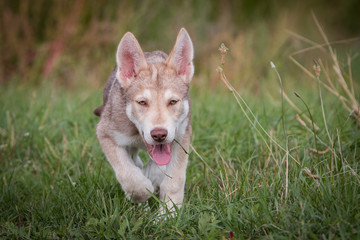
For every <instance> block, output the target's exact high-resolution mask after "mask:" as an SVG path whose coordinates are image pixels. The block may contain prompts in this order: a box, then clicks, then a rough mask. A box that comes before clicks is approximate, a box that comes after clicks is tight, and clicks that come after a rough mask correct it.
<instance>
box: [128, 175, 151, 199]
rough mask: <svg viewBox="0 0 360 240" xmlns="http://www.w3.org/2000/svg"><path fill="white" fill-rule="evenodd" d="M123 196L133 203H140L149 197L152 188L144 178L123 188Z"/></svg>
mask: <svg viewBox="0 0 360 240" xmlns="http://www.w3.org/2000/svg"><path fill="white" fill-rule="evenodd" d="M124 191H125V196H126V198H127V199H129V200H130V201H132V202H133V203H142V202H145V201H146V200H147V199H149V198H150V197H151V194H150V193H149V191H150V192H151V193H153V192H154V187H153V185H152V183H151V181H150V180H149V179H147V178H145V177H144V179H142V180H141V181H136V182H132V183H130V184H129V185H128V186H126V187H124Z"/></svg>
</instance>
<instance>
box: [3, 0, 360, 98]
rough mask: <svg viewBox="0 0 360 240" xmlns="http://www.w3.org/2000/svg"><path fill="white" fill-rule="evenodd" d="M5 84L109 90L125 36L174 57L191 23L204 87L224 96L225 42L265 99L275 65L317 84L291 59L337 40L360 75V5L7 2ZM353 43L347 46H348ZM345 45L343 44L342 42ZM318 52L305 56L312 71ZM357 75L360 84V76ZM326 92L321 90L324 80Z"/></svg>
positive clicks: (243, 83)
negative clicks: (222, 60)
mask: <svg viewBox="0 0 360 240" xmlns="http://www.w3.org/2000/svg"><path fill="white" fill-rule="evenodd" d="M0 9H1V10H0V11H1V14H0V51H1V54H0V85H1V84H7V83H11V82H15V83H19V84H24V83H25V84H31V85H37V84H40V83H42V82H44V81H46V82H52V83H54V84H56V85H60V86H64V87H66V88H69V89H78V88H79V87H89V88H91V89H94V88H99V89H100V88H102V87H103V86H104V83H105V82H106V80H107V77H108V76H109V74H110V72H111V71H112V69H113V66H114V64H115V57H114V56H115V51H116V47H117V44H118V43H119V41H120V39H121V37H122V35H123V34H124V33H125V32H126V31H131V32H133V33H134V35H135V36H136V37H137V38H138V40H139V42H140V44H141V46H142V48H143V50H144V51H152V50H157V49H158V50H163V51H165V52H169V51H170V50H171V47H172V46H173V44H174V41H175V38H176V35H177V33H178V31H179V29H180V28H181V27H185V28H186V29H187V30H188V32H189V33H190V36H191V37H192V40H193V42H194V45H195V66H196V73H195V79H196V80H195V81H193V83H194V85H195V86H204V84H206V86H207V88H210V89H213V90H216V89H218V85H219V84H221V83H220V82H219V79H218V75H217V73H216V71H215V69H216V67H217V66H218V65H219V63H220V56H219V52H218V48H219V46H220V44H221V43H222V42H224V43H225V44H226V46H227V47H228V48H229V49H230V51H229V54H228V56H227V64H226V67H225V70H226V72H227V75H228V78H229V79H231V82H232V83H233V84H234V85H235V86H236V87H239V88H242V89H248V90H250V91H252V93H254V94H257V93H258V92H259V91H260V90H261V86H263V85H262V84H263V83H264V82H265V81H267V80H266V79H267V78H268V74H269V72H270V71H271V69H270V67H269V62H270V61H273V62H274V63H275V64H276V66H277V68H278V69H280V72H281V73H282V74H283V75H285V76H288V78H289V79H290V80H292V81H290V80H289V82H293V83H297V82H299V81H305V82H306V81H308V80H306V79H301V80H300V78H301V77H302V76H305V75H304V72H303V71H302V70H301V69H299V68H298V67H297V66H296V65H295V64H293V63H292V62H291V61H290V60H289V55H290V54H292V53H294V52H295V51H299V50H302V49H306V48H308V47H312V46H314V45H316V44H317V43H318V44H322V43H324V39H323V38H322V37H321V35H320V33H319V30H318V28H317V27H316V25H315V23H314V19H313V17H312V12H313V13H314V15H315V16H316V17H317V18H318V20H319V22H320V24H321V25H322V26H323V27H324V30H325V32H326V35H327V36H328V38H329V41H330V42H334V47H335V48H336V49H341V51H339V52H341V53H344V54H343V56H342V55H341V54H339V58H342V59H340V60H344V61H342V62H345V63H347V62H348V61H347V59H350V60H351V64H352V68H353V73H352V74H353V75H354V76H359V74H360V70H359V69H360V67H354V66H360V60H359V56H358V53H359V49H360V46H359V45H360V42H359V39H353V38H356V37H359V34H360V14H359V10H360V1H359V0H347V1H337V0H317V1H311V0H302V1H285V0H279V1H276V0H267V1H260V0H240V1H231V0H219V1H208V0H196V1H140V0H135V1H115V0H98V1H86V0H76V1H71V0H62V1H60V0H58V1H49V0H33V1H23V0H11V1H9V0H0ZM340 40H346V41H340ZM338 41H340V42H338ZM322 55H324V53H323V52H322V51H320V50H316V49H313V50H311V51H304V52H302V53H300V54H297V55H296V59H297V61H299V62H300V63H301V64H303V65H304V66H305V67H306V68H308V69H310V68H312V65H313V62H312V59H313V58H318V57H325V56H322ZM354 79H357V78H354ZM314 86H316V84H314Z"/></svg>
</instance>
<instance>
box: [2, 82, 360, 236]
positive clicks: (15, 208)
mask: <svg viewBox="0 0 360 240" xmlns="http://www.w3.org/2000/svg"><path fill="white" fill-rule="evenodd" d="M274 79H275V78H274ZM297 91H298V92H301V94H302V98H303V99H304V101H305V102H306V103H307V104H308V105H309V109H310V111H311V112H312V114H313V119H314V122H315V123H316V124H317V125H319V127H320V130H319V131H318V132H317V135H318V137H319V139H321V140H322V141H323V142H325V143H326V144H328V145H330V147H331V149H332V151H329V152H328V153H325V154H322V155H316V154H315V153H312V152H311V151H310V148H315V141H314V136H313V133H312V131H309V130H308V129H306V128H304V127H303V126H302V125H301V124H300V123H299V122H298V121H297V120H296V118H295V115H296V111H295V110H294V109H293V108H291V107H289V105H287V104H286V103H284V105H285V106H284V108H281V103H280V101H281V99H280V96H279V98H278V99H273V98H271V97H270V96H262V97H261V98H256V97H252V96H251V95H246V96H245V97H244V99H246V101H247V103H248V105H249V106H250V108H251V109H252V112H253V113H254V115H255V117H256V119H255V120H253V124H250V122H249V121H248V120H247V119H246V118H245V117H244V114H243V112H242V111H240V109H239V106H238V105H237V104H236V102H235V101H234V98H233V97H232V96H231V95H230V94H226V93H223V92H222V93H214V92H211V91H204V90H203V89H200V88H197V87H195V88H194V89H193V90H192V96H193V118H192V123H193V129H194V135H193V140H192V145H193V147H194V149H195V150H196V152H197V153H198V154H200V156H201V158H202V159H203V160H201V159H200V158H199V157H198V156H197V154H195V151H192V152H191V154H190V161H189V166H188V171H187V183H186V188H185V204H184V207H183V208H182V209H181V210H180V214H179V216H177V217H175V218H171V219H167V220H165V219H161V220H160V221H159V222H156V221H154V218H155V217H156V214H157V209H156V207H154V206H155V205H156V203H155V204H154V202H156V201H155V199H151V200H150V206H152V208H151V209H149V207H148V205H144V204H143V205H136V204H131V203H130V202H129V201H127V200H126V199H125V198H124V193H123V192H122V190H121V187H120V185H119V184H118V183H117V181H116V178H115V176H114V174H113V172H112V169H111V167H110V166H109V164H108V163H107V161H106V159H105V157H104V155H103V153H102V151H101V149H100V147H99V145H98V143H97V140H96V137H95V125H96V123H97V118H96V117H95V116H93V115H92V109H93V108H94V107H95V106H97V105H98V103H99V102H100V99H101V92H100V91H94V90H91V89H90V90H89V89H83V90H78V91H68V90H66V89H61V88H60V89H59V88H55V87H54V86H52V85H51V84H41V85H40V86H38V87H28V86H23V85H20V86H15V85H8V86H5V87H3V88H1V90H0V113H1V116H3V117H1V118H0V137H1V138H0V140H1V142H0V146H1V147H0V159H1V162H0V176H1V180H0V186H1V188H0V189H1V197H0V237H2V238H23V239H27V238H31V239H33V238H80V239H82V238H126V239H139V238H140V239H142V238H145V239H150V238H151V239H153V238H156V239H164V238H165V239H166V238H167V239H174V238H185V239H219V238H222V237H224V238H225V239H227V238H230V236H231V234H233V235H234V237H235V238H237V239H242V238H276V239H281V238H286V239H288V238H325V239H332V238H345V239H349V238H351V239H354V238H358V237H359V232H360V194H359V193H360V181H359V173H360V171H359V167H360V166H359V159H360V158H359V150H360V149H359V144H360V141H359V139H360V131H359V129H358V128H356V127H355V124H354V123H353V121H352V120H351V118H349V117H348V112H347V111H346V109H344V108H343V107H342V105H341V102H339V101H338V100H337V99H336V98H333V97H332V96H331V95H326V94H324V93H323V95H324V96H323V98H324V99H323V102H324V107H325V108H326V111H325V114H326V116H325V118H326V120H327V125H328V131H329V134H330V136H331V137H332V140H333V141H332V142H331V143H330V142H329V140H328V137H327V133H326V132H325V130H324V127H323V126H324V123H323V121H322V120H323V116H322V111H321V109H320V107H319V101H320V100H319V98H318V97H317V98H316V99H314V94H316V90H313V91H314V92H312V90H306V87H305V86H303V87H301V86H299V87H298V89H297ZM315 96H316V95H315ZM290 98H292V99H293V102H294V103H296V104H297V106H298V107H299V108H300V109H302V110H303V111H304V114H307V112H306V109H305V107H304V106H303V105H302V103H301V102H300V101H299V100H298V99H297V98H296V97H292V96H290ZM245 111H246V110H245ZM282 114H284V121H285V124H283V123H282V117H281V116H282ZM259 124H261V125H262V127H263V128H264V129H266V131H267V132H268V134H269V135H271V136H272V138H274V139H276V141H277V142H278V143H279V144H280V145H282V146H285V143H286V141H288V149H289V154H291V155H292V156H293V157H294V158H295V159H296V161H297V162H298V163H296V162H295V161H293V160H291V158H289V159H288V162H287V163H286V164H285V159H286V158H285V157H286V153H285V152H284V151H281V150H280V149H279V147H278V146H277V145H276V144H274V143H273V142H272V141H269V139H268V138H267V137H265V138H264V139H265V140H263V139H262V137H261V135H260V134H263V133H261V132H258V131H256V129H255V128H258V127H259ZM283 126H285V127H286V129H285V131H286V136H287V137H284V132H283V129H282V128H283ZM286 139H287V140H286ZM265 143H266V144H265ZM266 145H268V146H266ZM320 146H321V147H322V149H319V150H323V148H324V145H320ZM143 157H146V154H143ZM287 164H288V165H287ZM286 167H287V168H288V173H287V175H288V180H286V174H285V173H286ZM305 170H306V171H305ZM309 174H310V175H309ZM314 176H316V177H314ZM285 192H286V194H285Z"/></svg>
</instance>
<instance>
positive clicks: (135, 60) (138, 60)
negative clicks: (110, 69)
mask: <svg viewBox="0 0 360 240" xmlns="http://www.w3.org/2000/svg"><path fill="white" fill-rule="evenodd" d="M116 63H117V70H116V78H117V79H118V80H119V82H120V84H121V85H122V86H123V87H127V86H128V85H129V84H130V82H131V81H132V80H133V79H134V78H135V77H136V76H137V75H138V73H139V72H140V70H142V69H145V68H147V62H146V59H145V56H144V53H143V51H142V50H141V47H140V45H139V43H138V41H137V40H136V38H135V36H134V35H133V34H132V33H130V32H127V33H126V34H125V35H124V36H123V38H122V39H121V41H120V43H119V46H118V49H117V52H116Z"/></svg>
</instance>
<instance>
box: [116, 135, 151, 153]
mask: <svg viewBox="0 0 360 240" xmlns="http://www.w3.org/2000/svg"><path fill="white" fill-rule="evenodd" d="M113 138H114V140H115V142H116V144H117V145H119V146H120V147H135V148H141V149H144V150H145V149H146V146H145V144H144V141H143V139H142V138H141V136H140V135H139V134H137V135H134V136H128V135H126V134H123V133H121V132H117V131H114V132H113Z"/></svg>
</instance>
